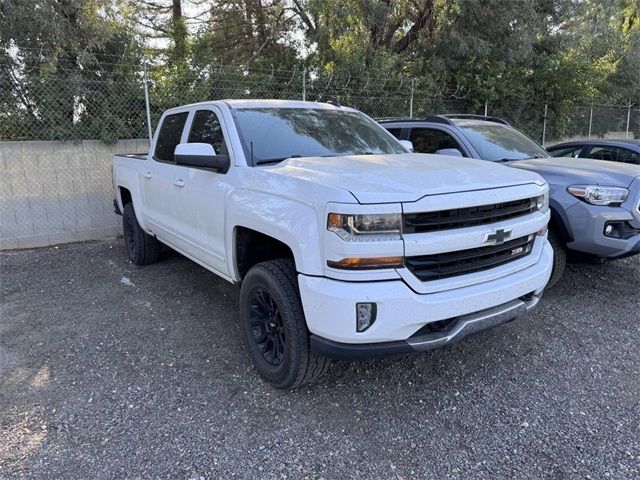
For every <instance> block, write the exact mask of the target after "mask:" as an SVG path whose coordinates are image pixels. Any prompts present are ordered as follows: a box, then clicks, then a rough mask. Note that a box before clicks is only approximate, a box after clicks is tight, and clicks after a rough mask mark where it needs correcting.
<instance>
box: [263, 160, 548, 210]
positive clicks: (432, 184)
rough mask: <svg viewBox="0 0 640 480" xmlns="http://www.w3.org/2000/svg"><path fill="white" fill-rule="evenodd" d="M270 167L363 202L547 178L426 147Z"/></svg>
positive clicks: (399, 199)
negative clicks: (419, 150)
mask: <svg viewBox="0 0 640 480" xmlns="http://www.w3.org/2000/svg"><path fill="white" fill-rule="evenodd" d="M268 170H269V171H270V172H272V173H275V174H279V175H287V176H292V177H297V178H300V179H304V180H307V181H313V182H319V183H323V184H325V185H330V186H332V187H337V188H341V189H344V190H347V191H349V192H351V193H352V194H353V196H355V197H356V199H357V200H358V202H360V203H394V202H399V203H400V202H414V201H416V200H419V199H420V198H422V197H424V196H426V195H438V194H443V193H454V192H465V191H470V190H485V189H489V188H500V187H507V186H514V185H522V184H527V183H537V184H539V185H543V184H544V180H543V179H542V178H540V177H539V176H538V175H536V174H533V173H531V172H526V171H524V170H516V169H512V168H507V167H505V166H503V165H499V164H495V163H491V162H486V161H484V160H475V159H471V158H460V157H448V156H443V155H428V154H422V153H401V154H395V155H349V156H343V157H304V158H290V159H288V160H285V161H283V162H280V163H279V164H278V165H276V166H275V167H268Z"/></svg>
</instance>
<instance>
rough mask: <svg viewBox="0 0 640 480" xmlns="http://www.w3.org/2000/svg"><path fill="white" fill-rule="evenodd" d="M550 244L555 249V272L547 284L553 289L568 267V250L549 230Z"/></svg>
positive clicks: (552, 272)
mask: <svg viewBox="0 0 640 480" xmlns="http://www.w3.org/2000/svg"><path fill="white" fill-rule="evenodd" d="M549 243H550V244H551V248H553V270H552V271H551V278H550V279H549V283H547V288H551V287H553V286H554V285H555V284H556V283H558V281H559V280H560V279H561V278H562V275H563V274H564V271H565V268H566V267H567V248H566V247H565V246H564V243H563V242H562V241H561V240H560V239H559V238H558V235H557V234H556V233H555V232H554V231H553V230H551V229H549Z"/></svg>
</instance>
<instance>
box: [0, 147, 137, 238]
mask: <svg viewBox="0 0 640 480" xmlns="http://www.w3.org/2000/svg"><path fill="white" fill-rule="evenodd" d="M147 149H148V141H147V140H121V141H119V142H118V143H116V144H114V145H105V144H103V143H101V142H99V141H93V140H85V141H82V142H0V250H6V249H14V248H33V247H44V246H48V245H56V244H59V243H67V242H75V241H82V240H102V239H105V238H109V237H114V236H116V235H119V234H121V233H122V227H121V219H120V217H119V216H117V215H116V214H115V213H114V212H113V204H112V202H113V186H112V181H111V158H112V156H113V154H114V153H136V152H146V151H147Z"/></svg>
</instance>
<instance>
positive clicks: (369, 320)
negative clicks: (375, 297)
mask: <svg viewBox="0 0 640 480" xmlns="http://www.w3.org/2000/svg"><path fill="white" fill-rule="evenodd" d="M376 311H377V308H376V304H375V303H356V331H358V332H364V331H365V330H366V329H368V328H369V327H370V326H371V325H373V322H375V321H376V313H377V312H376Z"/></svg>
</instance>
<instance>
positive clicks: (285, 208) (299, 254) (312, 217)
mask: <svg viewBox="0 0 640 480" xmlns="http://www.w3.org/2000/svg"><path fill="white" fill-rule="evenodd" d="M227 205H228V210H227V212H226V215H225V218H226V219H227V220H228V222H229V223H227V228H226V229H225V230H226V249H227V259H228V260H227V261H228V262H229V264H228V267H229V271H230V272H233V276H234V278H235V279H236V280H239V274H238V272H237V269H236V265H237V262H236V258H235V255H236V253H235V242H234V235H235V229H236V227H245V228H248V229H251V230H255V231H257V232H259V233H262V234H264V235H267V236H270V237H272V238H274V239H276V240H279V241H280V242H282V243H284V244H285V245H287V246H288V247H289V248H290V249H291V251H292V252H293V257H294V261H295V264H296V269H297V270H298V272H300V273H304V274H307V275H323V274H324V270H323V265H322V259H323V258H324V253H323V249H322V242H321V235H320V226H319V223H318V222H319V220H318V219H319V218H322V216H323V215H324V211H322V213H321V214H319V213H318V211H316V208H315V207H314V206H313V205H312V204H311V203H306V202H302V201H297V200H292V199H290V198H287V197H283V196H276V195H274V194H273V193H269V194H266V193H263V192H259V191H255V190H245V189H242V190H240V189H235V190H233V191H232V192H231V193H230V195H229V198H228V199H227ZM230 219H232V220H231V221H229V220H230Z"/></svg>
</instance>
